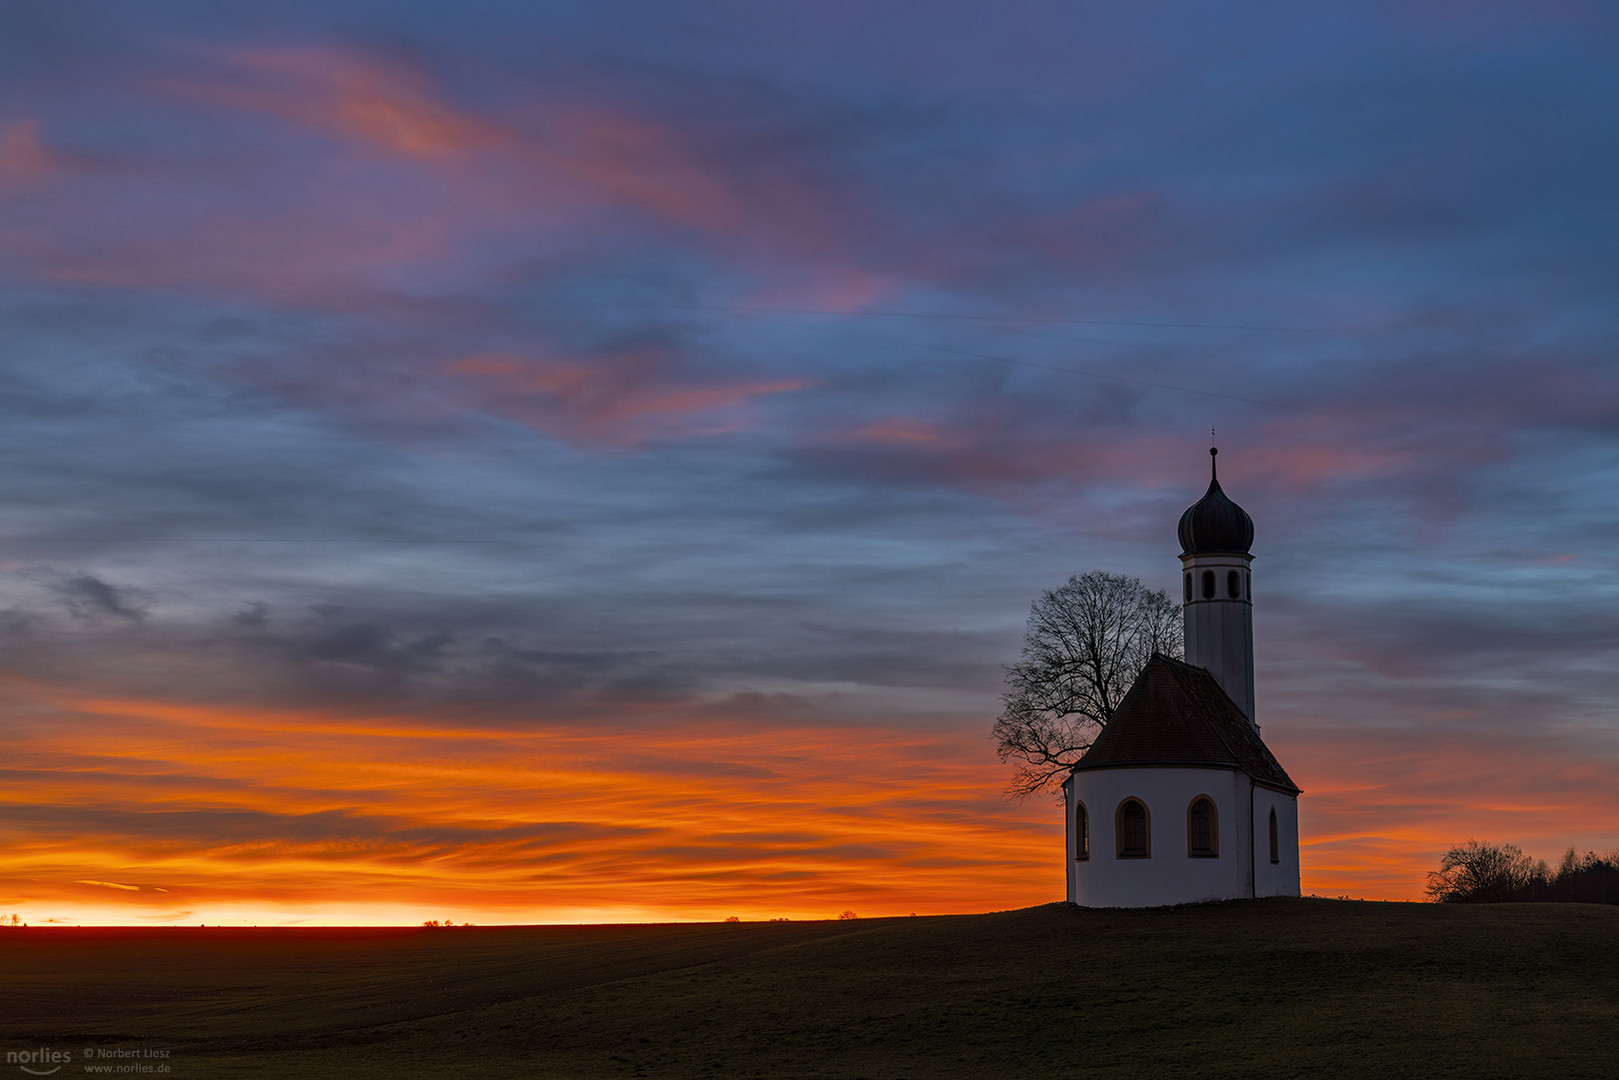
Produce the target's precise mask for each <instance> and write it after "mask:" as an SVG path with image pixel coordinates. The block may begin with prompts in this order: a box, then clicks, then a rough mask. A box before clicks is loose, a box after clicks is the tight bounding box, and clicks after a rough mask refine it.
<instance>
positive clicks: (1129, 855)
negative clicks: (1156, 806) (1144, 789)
mask: <svg viewBox="0 0 1619 1080" xmlns="http://www.w3.org/2000/svg"><path fill="white" fill-rule="evenodd" d="M1114 824H1115V826H1116V828H1117V831H1118V839H1119V858H1121V859H1145V858H1149V857H1150V856H1151V855H1152V820H1151V819H1150V818H1149V817H1148V816H1147V806H1146V804H1145V803H1143V802H1142V801H1141V800H1140V799H1126V800H1124V801H1123V802H1121V803H1120V804H1119V812H1118V815H1117V817H1116V820H1115V822H1114Z"/></svg>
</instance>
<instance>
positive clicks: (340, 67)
mask: <svg viewBox="0 0 1619 1080" xmlns="http://www.w3.org/2000/svg"><path fill="white" fill-rule="evenodd" d="M217 58H218V59H219V60H220V61H221V64H220V66H219V67H218V68H216V69H215V70H213V71H211V72H209V73H207V74H201V75H188V76H170V77H168V78H166V79H164V80H162V81H161V82H160V84H159V85H160V86H162V87H163V88H164V89H166V90H169V91H171V92H177V93H180V94H183V95H185V96H187V97H190V98H192V99H194V100H196V101H199V102H203V103H206V104H207V105H209V106H211V107H215V108H229V109H236V110H241V111H245V112H257V113H262V114H264V115H268V116H274V117H278V118H280V119H282V120H286V121H289V122H291V123H294V124H297V125H299V126H301V127H305V128H308V129H311V130H314V131H320V132H324V133H327V134H330V135H334V136H337V137H340V138H343V139H345V140H347V141H350V142H351V143H354V144H357V145H362V146H367V147H370V148H373V149H376V150H380V151H384V152H387V153H392V154H398V155H401V156H404V157H411V158H438V157H444V156H447V155H452V154H460V153H465V152H467V151H470V150H475V149H481V148H485V147H490V146H497V145H500V144H503V143H506V142H508V141H509V140H510V136H509V134H508V133H507V132H505V131H504V130H502V129H501V128H500V127H499V126H498V125H496V124H493V123H491V122H489V121H488V120H486V119H483V118H481V117H478V116H475V115H473V114H471V113H469V112H466V111H463V110H460V109H457V108H455V107H453V106H451V105H449V104H448V103H446V102H445V101H443V100H442V98H441V96H440V95H439V93H438V92H437V90H436V88H434V87H433V86H432V85H431V83H430V81H429V80H428V79H427V78H426V77H425V76H424V75H422V74H421V73H420V72H418V71H415V70H413V69H412V68H410V67H409V66H407V65H405V64H403V63H400V62H398V61H394V60H390V59H388V58H386V57H381V56H377V55H370V54H360V53H356V52H352V51H349V50H345V49H337V48H330V47H319V48H302V49H274V50H272V49H229V50H224V51H222V52H220V53H218V54H217Z"/></svg>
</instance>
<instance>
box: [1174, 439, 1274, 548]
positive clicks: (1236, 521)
mask: <svg viewBox="0 0 1619 1080" xmlns="http://www.w3.org/2000/svg"><path fill="white" fill-rule="evenodd" d="M1219 452H1220V451H1219V450H1217V449H1215V448H1213V447H1210V448H1209V490H1208V491H1206V492H1204V493H1203V497H1202V498H1201V499H1199V500H1197V502H1195V503H1193V504H1192V505H1191V506H1188V507H1187V508H1186V513H1184V514H1182V515H1181V523H1180V526H1179V527H1178V528H1177V529H1176V530H1175V531H1176V533H1177V534H1179V536H1180V541H1181V552H1182V553H1183V554H1186V555H1208V554H1231V555H1246V554H1248V549H1249V548H1251V547H1253V544H1254V519H1253V518H1251V517H1249V516H1248V511H1246V510H1244V509H1243V508H1242V507H1240V506H1238V505H1237V504H1236V503H1234V502H1232V501H1231V500H1230V499H1228V498H1226V494H1225V492H1223V491H1221V490H1220V477H1219V474H1218V473H1217V472H1216V470H1215V466H1214V459H1215V455H1216V454H1218V453H1219Z"/></svg>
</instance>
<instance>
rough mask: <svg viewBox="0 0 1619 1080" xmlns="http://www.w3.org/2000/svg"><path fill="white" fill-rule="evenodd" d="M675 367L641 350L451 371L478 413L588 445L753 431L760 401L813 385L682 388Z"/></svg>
mask: <svg viewBox="0 0 1619 1080" xmlns="http://www.w3.org/2000/svg"><path fill="white" fill-rule="evenodd" d="M674 368H675V364H674V362H673V358H672V357H671V355H670V353H669V352H668V351H667V350H664V349H658V348H640V349H625V350H615V351H610V352H605V353H599V354H597V355H595V356H591V357H588V358H585V357H580V358H567V359H561V358H532V357H520V356H514V355H511V354H506V353H483V354H479V355H476V356H468V357H463V358H460V359H457V360H454V361H451V362H450V363H449V364H447V365H446V366H445V369H444V370H445V372H446V374H448V375H449V376H451V378H452V386H458V387H459V388H461V389H462V392H463V394H464V395H465V396H466V397H467V398H468V399H469V401H470V404H471V405H472V407H473V408H475V409H477V410H478V411H480V412H484V413H487V414H490V415H494V416H500V417H503V418H507V419H513V420H517V421H519V422H520V423H523V424H526V425H528V426H531V427H534V428H536V429H538V430H541V431H545V432H546V433H548V434H551V435H556V436H559V437H561V438H564V439H566V440H567V441H569V442H573V443H578V444H583V445H587V446H588V445H596V446H621V447H632V446H635V445H638V444H641V443H644V442H647V441H649V440H651V439H656V438H660V437H670V436H691V435H720V434H725V433H728V432H730V431H735V430H737V429H738V428H739V427H743V426H750V425H749V422H748V420H747V418H746V415H745V414H744V413H743V412H742V410H743V408H744V406H746V405H747V404H748V403H749V402H751V401H752V400H753V399H755V398H759V397H765V396H770V395H775V394H783V393H788V392H791V391H794V390H802V389H805V388H806V387H808V386H809V385H810V381H809V380H808V379H802V378H789V379H756V380H751V381H746V382H731V383H707V384H702V383H697V384H694V383H693V382H691V381H683V382H676V381H674V379H673V378H672V377H671V376H673V375H674V374H675V372H674V370H673V369H674Z"/></svg>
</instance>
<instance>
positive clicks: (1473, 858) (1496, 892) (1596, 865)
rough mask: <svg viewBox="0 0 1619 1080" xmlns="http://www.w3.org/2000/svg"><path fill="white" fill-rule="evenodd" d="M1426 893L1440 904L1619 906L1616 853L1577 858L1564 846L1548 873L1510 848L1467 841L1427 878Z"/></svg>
mask: <svg viewBox="0 0 1619 1080" xmlns="http://www.w3.org/2000/svg"><path fill="white" fill-rule="evenodd" d="M1427 893H1428V898H1429V899H1430V900H1432V901H1434V902H1435V903H1440V904H1501V903H1522V902H1536V901H1538V902H1542V903H1573V904H1619V851H1613V852H1610V853H1608V854H1607V855H1597V854H1596V853H1595V852H1591V851H1587V852H1586V853H1585V855H1584V856H1583V857H1582V856H1581V855H1579V854H1578V853H1577V852H1576V851H1575V850H1574V848H1572V847H1570V848H1569V849H1568V851H1567V852H1565V853H1564V855H1563V858H1562V861H1561V862H1560V863H1559V864H1558V866H1557V869H1556V870H1553V869H1552V868H1551V867H1549V866H1548V865H1547V864H1546V862H1545V860H1540V861H1536V860H1534V859H1531V858H1530V857H1529V856H1528V855H1525V854H1524V853H1523V851H1522V850H1521V849H1519V848H1518V846H1517V845H1516V844H1491V843H1484V842H1480V841H1478V840H1469V841H1468V842H1467V843H1466V844H1463V845H1461V846H1459V847H1453V848H1451V849H1450V850H1449V851H1447V852H1446V853H1445V856H1444V858H1443V859H1442V860H1441V861H1440V864H1439V869H1438V870H1437V871H1433V872H1431V873H1429V874H1428V887H1427Z"/></svg>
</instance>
